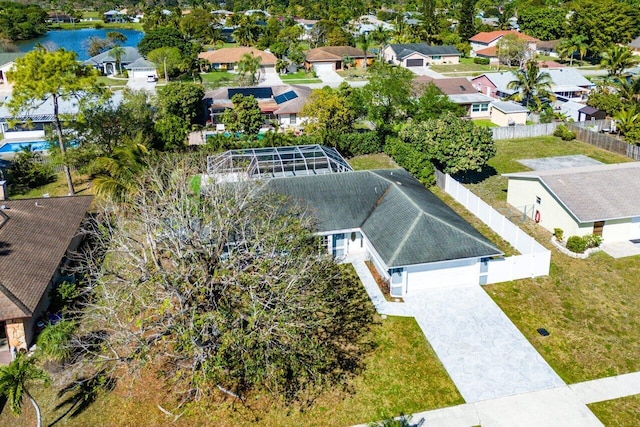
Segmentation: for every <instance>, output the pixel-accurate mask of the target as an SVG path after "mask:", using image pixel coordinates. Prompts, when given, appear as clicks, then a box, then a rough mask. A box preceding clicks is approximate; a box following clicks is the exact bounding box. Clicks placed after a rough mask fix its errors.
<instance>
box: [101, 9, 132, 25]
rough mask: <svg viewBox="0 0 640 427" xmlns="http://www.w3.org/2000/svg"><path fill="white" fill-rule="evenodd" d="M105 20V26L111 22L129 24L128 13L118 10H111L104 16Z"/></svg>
mask: <svg viewBox="0 0 640 427" xmlns="http://www.w3.org/2000/svg"><path fill="white" fill-rule="evenodd" d="M103 20H104V22H105V24H108V23H110V22H117V23H123V22H129V17H128V16H127V14H126V13H122V12H120V11H118V10H109V11H107V12H105V13H104V14H103Z"/></svg>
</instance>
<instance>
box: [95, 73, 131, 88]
mask: <svg viewBox="0 0 640 427" xmlns="http://www.w3.org/2000/svg"><path fill="white" fill-rule="evenodd" d="M98 83H100V84H103V85H105V86H107V87H110V88H111V89H121V88H124V87H125V86H126V85H127V79H122V80H116V79H112V78H110V77H107V76H98Z"/></svg>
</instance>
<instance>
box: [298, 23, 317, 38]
mask: <svg viewBox="0 0 640 427" xmlns="http://www.w3.org/2000/svg"><path fill="white" fill-rule="evenodd" d="M295 21H296V22H297V23H298V25H299V26H301V27H302V29H303V30H304V33H302V35H301V36H300V40H309V39H310V38H311V32H312V31H313V28H314V27H315V26H316V24H317V23H318V20H317V19H302V18H296V20H295Z"/></svg>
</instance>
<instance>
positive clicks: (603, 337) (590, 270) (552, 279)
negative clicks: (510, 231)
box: [467, 137, 640, 383]
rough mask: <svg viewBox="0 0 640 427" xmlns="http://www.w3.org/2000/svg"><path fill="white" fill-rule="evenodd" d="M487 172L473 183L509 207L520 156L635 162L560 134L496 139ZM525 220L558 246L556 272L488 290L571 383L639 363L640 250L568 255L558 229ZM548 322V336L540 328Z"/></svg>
mask: <svg viewBox="0 0 640 427" xmlns="http://www.w3.org/2000/svg"><path fill="white" fill-rule="evenodd" d="M496 145H497V149H498V153H497V155H496V156H495V157H494V158H493V159H491V160H490V161H489V166H490V168H493V170H491V169H490V170H489V172H488V173H487V175H488V176H487V177H485V178H484V179H482V180H481V181H480V182H479V183H476V184H467V187H468V188H470V189H471V190H472V191H473V192H474V193H476V194H477V195H479V196H480V197H481V198H482V199H483V200H485V201H486V202H488V203H489V204H491V205H492V206H493V207H495V208H497V209H499V210H500V209H506V208H507V203H506V196H507V193H506V190H507V179H506V178H504V177H502V176H500V174H502V173H508V172H516V171H523V170H527V168H526V167H525V166H523V165H521V164H520V163H518V162H517V159H527V158H538V157H549V156H561V155H570V154H584V155H587V156H589V157H591V158H594V159H596V160H599V161H601V162H604V163H616V162H624V161H630V159H628V158H626V157H623V156H620V155H618V154H614V153H610V152H608V151H604V150H601V149H599V148H597V147H594V146H591V145H588V144H585V143H582V142H577V141H571V142H564V141H562V140H560V139H559V138H555V137H546V138H531V139H521V140H509V141H497V142H496ZM518 225H519V226H520V227H521V228H522V229H523V230H524V231H526V232H527V233H529V234H530V235H532V236H533V237H534V238H536V240H538V242H540V243H541V244H543V245H545V246H547V247H548V248H550V249H552V256H551V269H550V275H549V276H547V277H539V278H536V279H527V280H519V281H516V282H508V283H500V284H497V285H491V286H486V287H485V289H486V290H487V292H488V293H489V295H491V297H492V298H493V299H494V300H495V301H496V303H497V304H498V305H499V306H500V307H501V308H502V310H504V312H505V313H506V314H507V315H508V316H509V318H510V319H511V320H512V321H513V322H514V323H515V324H516V326H517V327H518V329H520V331H521V332H522V333H523V334H524V335H525V336H526V337H527V339H528V340H529V341H530V342H531V343H532V344H533V345H534V347H535V348H536V349H537V350H538V351H539V352H540V354H541V355H542V356H543V357H544V358H545V360H546V361H547V362H549V364H550V365H551V366H552V367H553V369H554V370H555V371H556V372H557V373H558V374H559V375H560V376H561V377H562V379H563V380H565V381H566V382H568V383H575V382H580V381H586V380H592V379H596V378H602V377H607V376H611V375H617V374H623V373H628V372H633V371H639V370H640V351H639V350H640V328H639V327H638V320H637V319H639V318H640V283H639V282H638V280H637V278H638V277H639V275H640V257H629V258H620V259H613V258H611V257H609V256H608V255H606V254H604V253H602V252H601V253H597V254H594V255H592V256H591V257H589V258H588V259H586V260H581V259H574V258H570V257H568V256H565V255H563V254H561V253H560V252H558V251H557V250H555V249H553V246H552V245H551V244H550V243H549V239H550V238H551V234H550V233H549V232H547V231H546V230H544V229H542V228H541V227H539V226H537V225H536V224H535V223H534V222H533V221H531V220H526V221H525V222H522V223H518ZM538 328H546V329H547V330H548V331H549V332H550V335H549V336H547V337H542V336H540V335H539V334H538V332H537V331H536V329H538Z"/></svg>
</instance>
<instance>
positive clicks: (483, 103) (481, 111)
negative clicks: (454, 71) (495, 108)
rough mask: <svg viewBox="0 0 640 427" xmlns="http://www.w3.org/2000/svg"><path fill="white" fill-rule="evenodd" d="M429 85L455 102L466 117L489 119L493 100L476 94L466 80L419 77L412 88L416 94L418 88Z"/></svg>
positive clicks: (461, 78) (459, 78)
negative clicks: (464, 112) (465, 113)
mask: <svg viewBox="0 0 640 427" xmlns="http://www.w3.org/2000/svg"><path fill="white" fill-rule="evenodd" d="M429 83H433V84H434V85H436V86H437V87H438V88H439V89H440V90H441V91H442V92H443V93H444V94H445V95H447V97H448V98H449V100H451V102H455V103H456V104H458V105H460V106H461V107H462V108H464V109H465V110H466V112H467V116H468V117H471V118H474V119H477V118H489V117H490V112H489V104H491V103H492V102H493V101H494V99H493V98H491V97H489V96H487V95H483V94H481V93H480V92H478V91H477V90H476V88H475V87H473V85H472V84H471V82H470V81H469V80H467V79H466V78H464V77H453V78H448V79H434V78H432V77H429V76H420V77H417V78H415V79H414V80H413V86H414V88H415V89H416V92H417V94H419V93H420V86H422V85H427V84H429Z"/></svg>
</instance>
